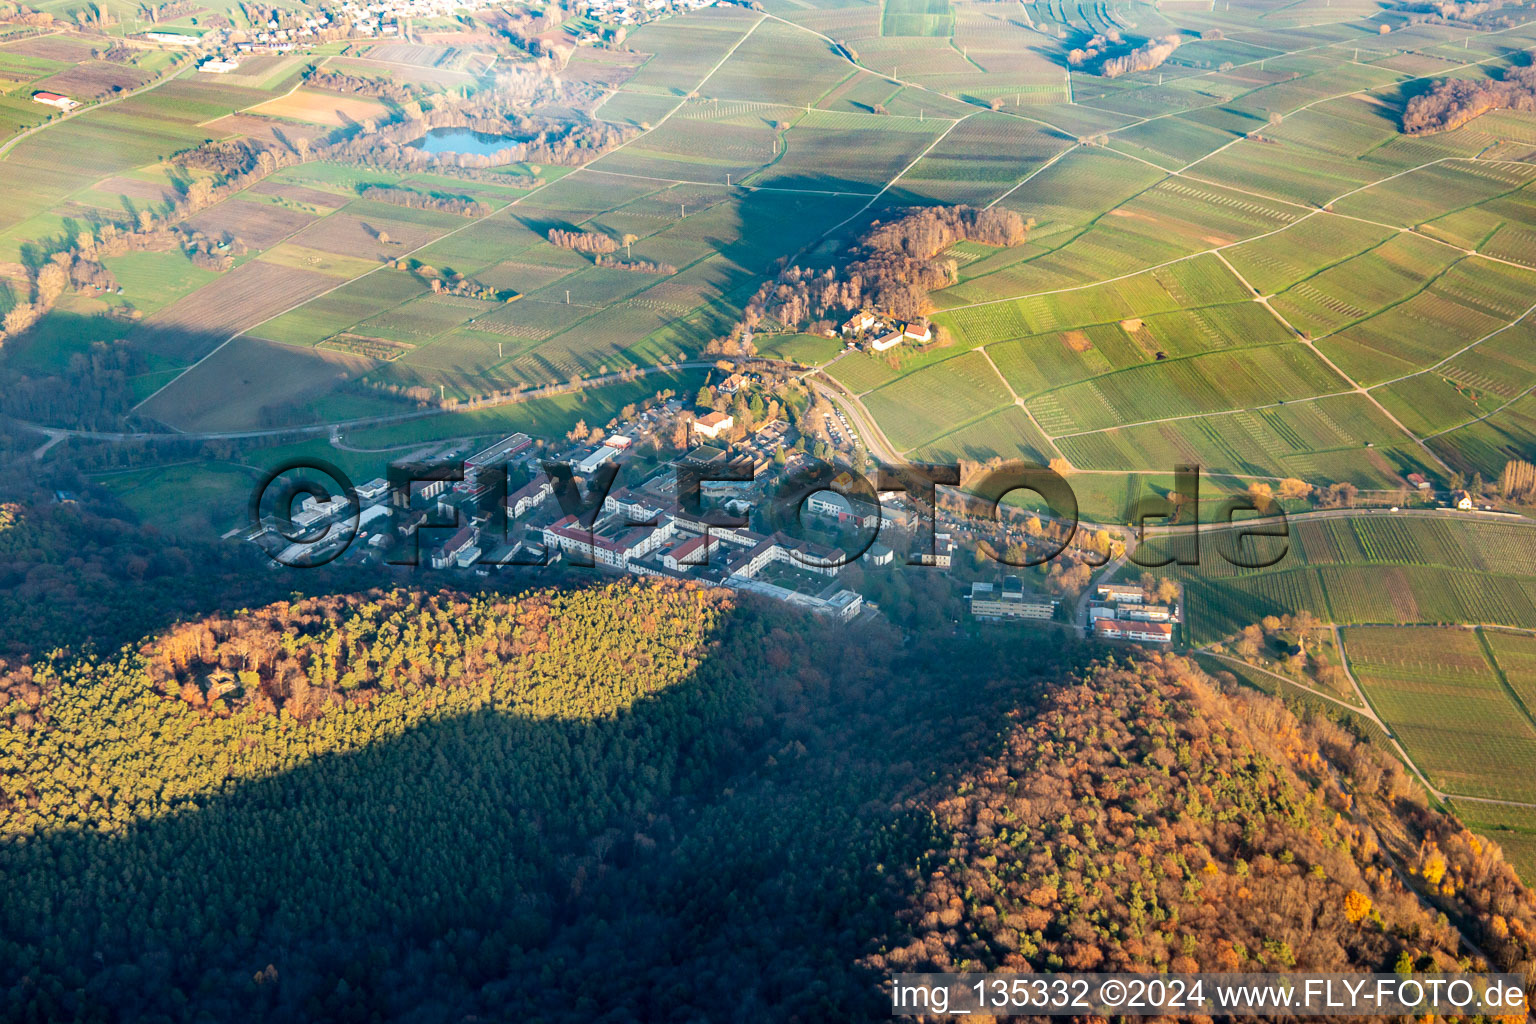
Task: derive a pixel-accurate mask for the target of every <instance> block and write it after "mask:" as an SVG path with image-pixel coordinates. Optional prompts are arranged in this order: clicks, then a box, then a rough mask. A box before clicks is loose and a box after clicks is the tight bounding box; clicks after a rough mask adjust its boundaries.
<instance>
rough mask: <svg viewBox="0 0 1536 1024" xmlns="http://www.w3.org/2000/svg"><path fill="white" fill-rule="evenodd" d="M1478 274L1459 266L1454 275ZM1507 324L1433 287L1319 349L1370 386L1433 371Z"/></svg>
mask: <svg viewBox="0 0 1536 1024" xmlns="http://www.w3.org/2000/svg"><path fill="white" fill-rule="evenodd" d="M1478 269H1481V268H1479V267H1477V266H1471V267H1464V266H1462V265H1458V266H1457V267H1455V268H1453V270H1452V272H1451V274H1466V273H1475V272H1476V271H1477V270H1478ZM1451 274H1447V275H1446V278H1447V279H1449V278H1450V277H1451ZM1505 323H1507V321H1504V320H1500V319H1497V318H1496V317H1493V316H1490V315H1488V314H1487V313H1484V312H1482V311H1480V310H1477V309H1472V308H1469V307H1467V306H1464V305H1462V304H1461V303H1459V302H1457V301H1456V300H1455V299H1454V298H1452V297H1450V295H1449V293H1448V291H1447V290H1446V289H1444V288H1441V287H1438V286H1437V285H1430V286H1429V288H1427V289H1426V290H1424V291H1423V292H1420V293H1419V294H1418V295H1415V296H1413V297H1412V298H1411V299H1409V300H1407V301H1406V302H1403V303H1401V304H1399V305H1396V306H1393V307H1391V308H1389V309H1387V310H1386V311H1384V312H1382V313H1379V314H1377V315H1376V316H1373V317H1369V318H1367V319H1365V320H1362V321H1360V322H1358V323H1356V324H1353V325H1352V326H1350V327H1347V328H1345V329H1344V330H1342V331H1340V332H1339V333H1338V334H1335V335H1333V336H1332V337H1329V338H1325V339H1323V341H1322V342H1320V343H1319V347H1320V348H1321V349H1322V350H1323V352H1325V353H1326V354H1327V355H1328V358H1330V359H1332V360H1334V361H1335V362H1337V363H1338V364H1339V365H1340V367H1342V368H1343V369H1344V371H1345V372H1346V373H1348V374H1349V375H1350V376H1352V377H1354V378H1355V379H1356V380H1357V381H1359V382H1360V383H1362V384H1366V385H1370V384H1375V383H1377V382H1379V381H1382V380H1387V379H1390V378H1392V377H1397V376H1401V375H1403V374H1406V373H1414V372H1416V371H1418V370H1420V369H1423V368H1425V367H1428V366H1433V365H1434V364H1436V363H1439V362H1440V361H1442V360H1443V359H1445V358H1446V357H1447V356H1449V355H1451V354H1452V353H1453V352H1456V351H1458V350H1460V349H1463V348H1465V347H1466V346H1468V345H1471V344H1472V343H1473V342H1475V341H1477V340H1478V339H1479V338H1483V337H1486V336H1487V335H1488V334H1490V333H1492V332H1493V331H1497V330H1499V329H1500V328H1501V327H1503V326H1504V324H1505Z"/></svg>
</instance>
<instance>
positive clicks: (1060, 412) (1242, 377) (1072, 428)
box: [1034, 344, 1349, 435]
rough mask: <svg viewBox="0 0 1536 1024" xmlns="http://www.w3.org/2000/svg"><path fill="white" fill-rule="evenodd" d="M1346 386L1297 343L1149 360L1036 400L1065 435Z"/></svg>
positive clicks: (1048, 424)
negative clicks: (1186, 357)
mask: <svg viewBox="0 0 1536 1024" xmlns="http://www.w3.org/2000/svg"><path fill="white" fill-rule="evenodd" d="M1347 390H1349V385H1348V384H1347V383H1346V382H1345V381H1344V379H1343V378H1341V377H1339V376H1338V375H1337V374H1335V373H1334V372H1333V371H1332V370H1329V369H1328V368H1327V366H1326V365H1324V363H1323V362H1322V360H1320V359H1319V358H1318V357H1317V356H1316V355H1315V354H1314V353H1313V352H1312V351H1310V350H1309V349H1307V348H1306V347H1304V346H1301V345H1295V344H1291V345H1272V346H1267V347H1264V348H1255V349H1243V350H1241V351H1237V352H1231V353H1226V352H1223V353H1212V354H1209V355H1203V356H1192V357H1190V358H1188V359H1174V360H1166V361H1162V362H1154V363H1149V364H1146V365H1143V366H1138V367H1133V368H1131V369H1126V370H1121V371H1119V372H1116V373H1111V374H1107V375H1105V376H1102V377H1096V378H1094V379H1092V380H1089V381H1086V382H1084V383H1081V384H1073V385H1070V386H1068V387H1065V388H1062V389H1060V390H1058V391H1052V392H1048V393H1047V394H1045V395H1043V396H1041V398H1040V399H1039V400H1037V401H1036V402H1035V403H1034V405H1035V412H1036V416H1038V417H1041V425H1042V426H1044V427H1045V429H1047V430H1049V431H1050V432H1051V433H1052V434H1053V435H1060V434H1069V433H1074V432H1081V431H1088V430H1098V429H1102V428H1105V427H1113V426H1117V425H1120V424H1125V423H1140V422H1144V421H1147V420H1156V419H1165V418H1168V417H1174V416H1185V415H1190V414H1193V413H1205V412H1218V411H1224V410H1229V409H1243V408H1249V407H1253V406H1261V405H1274V404H1276V403H1283V402H1285V401H1287V400H1292V399H1298V398H1309V397H1312V396H1314V395H1320V394H1326V393H1330V392H1342V391H1347ZM1046 409H1050V410H1052V413H1050V414H1048V413H1046V412H1045V410H1046Z"/></svg>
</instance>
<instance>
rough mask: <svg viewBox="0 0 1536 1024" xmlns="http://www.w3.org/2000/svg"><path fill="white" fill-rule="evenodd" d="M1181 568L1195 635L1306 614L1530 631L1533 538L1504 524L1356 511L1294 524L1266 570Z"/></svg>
mask: <svg viewBox="0 0 1536 1024" xmlns="http://www.w3.org/2000/svg"><path fill="white" fill-rule="evenodd" d="M1213 540H1215V541H1216V543H1215V548H1214V549H1206V548H1203V549H1202V550H1203V551H1204V552H1205V554H1206V555H1210V556H1212V557H1204V558H1203V559H1202V562H1201V564H1200V565H1199V566H1197V567H1194V568H1191V569H1188V570H1182V571H1181V572H1182V575H1183V578H1184V580H1185V584H1186V587H1187V598H1188V601H1189V607H1190V628H1191V632H1192V635H1193V636H1194V637H1196V638H1197V640H1199V641H1200V642H1205V641H1206V640H1215V639H1219V638H1221V637H1225V636H1230V635H1232V634H1233V633H1235V632H1237V631H1238V630H1240V629H1242V628H1243V627H1244V626H1246V625H1249V624H1250V623H1253V622H1257V621H1258V620H1259V619H1260V618H1262V617H1264V616H1265V615H1284V614H1288V613H1290V612H1295V611H1298V610H1302V609H1305V610H1307V611H1310V612H1312V613H1314V614H1315V615H1317V616H1318V617H1319V618H1322V619H1324V620H1327V621H1332V622H1338V623H1372V622H1375V623H1381V622H1389V623H1405V624H1406V623H1497V624H1502V625H1506V626H1515V627H1525V628H1529V627H1532V626H1536V530H1532V529H1530V528H1528V527H1524V526H1517V525H1513V524H1505V523H1491V522H1485V521H1477V520H1454V519H1441V518H1431V517H1425V516H1401V515H1398V516H1394V515H1391V514H1388V513H1382V512H1362V513H1360V514H1358V515H1356V516H1354V517H1350V518H1347V519H1332V520H1302V521H1299V522H1293V523H1292V526H1291V545H1290V549H1289V551H1288V553H1287V554H1286V555H1285V557H1284V558H1282V560H1281V561H1280V562H1279V563H1277V564H1276V565H1275V566H1273V567H1272V568H1269V569H1263V570H1245V569H1238V568H1235V567H1233V566H1231V565H1230V564H1228V563H1226V562H1225V561H1223V560H1222V559H1220V558H1219V557H1215V553H1216V551H1218V550H1220V541H1219V540H1216V538H1214V537H1211V538H1207V543H1208V544H1209V543H1210V542H1211V541H1213Z"/></svg>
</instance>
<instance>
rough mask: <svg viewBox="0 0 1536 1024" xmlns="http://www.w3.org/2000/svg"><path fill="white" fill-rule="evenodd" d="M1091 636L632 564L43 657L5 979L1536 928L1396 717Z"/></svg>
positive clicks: (1449, 935)
mask: <svg viewBox="0 0 1536 1024" xmlns="http://www.w3.org/2000/svg"><path fill="white" fill-rule="evenodd" d="M1091 654H1092V651H1091V650H1090V649H1088V648H1080V647H1077V646H1064V647H1054V648H1053V647H1044V646H1041V647H1037V648H1034V649H1031V650H1029V651H1028V657H1027V659H1021V658H1020V650H1019V648H1018V645H1017V642H1016V638H1014V637H1012V635H1011V634H1009V633H1008V632H1006V631H998V632H996V633H995V634H989V635H988V636H984V637H981V638H952V637H941V638H925V637H921V636H919V637H914V638H910V639H908V640H907V641H906V642H905V643H903V642H902V640H901V638H899V637H897V636H895V635H894V634H892V633H891V632H889V631H888V630H885V629H882V628H879V627H868V628H861V629H851V628H849V627H846V626H839V625H837V624H833V623H828V622H824V621H821V620H819V619H815V618H804V617H801V616H798V615H795V614H792V613H790V612H788V611H787V610H785V609H783V608H782V607H778V606H760V605H757V604H755V603H739V602H738V600H737V599H736V598H734V597H732V596H730V595H728V594H725V593H721V592H709V591H701V590H697V589H692V588H686V587H677V586H668V585H653V584H644V583H639V582H634V581H630V582H625V583H621V584H615V585H612V586H608V587H602V588H594V589H591V590H584V591H563V592H562V591H551V592H543V593H536V594H531V595H526V596H524V597H521V598H518V599H517V600H515V601H514V600H508V599H501V598H496V597H491V596H481V597H469V596H465V595H461V594H455V593H450V592H443V593H435V594H426V593H417V592H404V591H397V592H390V593H372V594H366V595H360V596H356V597H350V598H321V599H310V600H305V601H299V602H295V603H292V604H278V605H272V606H269V607H266V608H262V609H258V610H256V611H253V612H248V613H241V614H237V615H233V616H229V617H217V618H211V619H207V620H204V621H202V622H198V623H193V624H190V625H185V626H181V627H178V628H176V629H174V630H172V631H171V632H169V633H168V634H166V635H163V636H161V637H159V638H156V639H153V640H151V641H149V642H147V643H145V644H144V645H143V646H142V647H135V648H129V649H125V650H124V651H123V652H122V653H121V654H119V655H117V656H116V657H114V658H112V659H108V660H103V661H99V662H98V661H91V660H88V659H79V660H68V661H65V660H56V661H53V662H49V661H47V660H43V661H39V662H36V663H34V664H33V665H31V666H29V667H28V668H26V669H24V670H22V671H20V672H17V673H13V674H12V675H10V676H7V677H4V678H3V679H0V875H3V877H4V878H5V879H6V885H5V894H4V896H3V897H0V1018H4V1019H7V1020H19V1021H25V1020H38V1021H41V1020H68V1019H78V1020H116V1019H130V1018H143V1017H149V1016H156V1015H163V1016H165V1017H169V1018H173V1019H184V1018H189V1017H195V1016H198V1015H199V1014H202V1015H206V1016H208V1017H209V1018H211V1019H220V1020H289V1019H296V1018H307V1019H331V1020H369V1019H399V1018H407V1019H412V1020H423V1021H427V1020H444V1021H448V1020H464V1019H467V1018H471V1017H477V1016H478V1017H483V1018H488V1019H502V1018H504V1017H505V1016H506V1015H507V1013H508V1012H509V1007H516V1008H517V1016H518V1017H519V1019H522V1020H528V1021H560V1020H604V1021H636V1022H639V1021H659V1020H698V1019H710V1020H742V1021H754V1020H762V1019H775V1020H785V1021H812V1020H824V1019H869V1018H876V1017H882V1018H883V1017H884V1016H885V1015H886V1013H887V1010H886V1009H885V1003H884V1002H883V998H882V995H881V992H880V984H881V981H882V979H883V978H884V976H885V975H886V973H887V972H888V971H890V970H895V969H904V968H907V967H919V966H920V967H938V966H955V967H959V966H969V967H988V966H996V965H1008V966H1012V967H1017V968H1019V969H1049V968H1050V967H1053V966H1056V965H1058V964H1065V965H1067V966H1086V965H1089V964H1093V965H1098V966H1111V965H1116V966H1118V965H1145V966H1164V965H1167V966H1176V967H1188V966H1190V965H1191V964H1194V965H1197V966H1199V967H1202V968H1205V967H1216V966H1227V965H1229V964H1230V963H1231V962H1232V959H1233V958H1234V957H1235V958H1236V959H1237V962H1238V963H1239V964H1240V965H1241V969H1261V968H1262V967H1264V966H1267V965H1271V964H1279V963H1284V962H1286V961H1287V960H1294V961H1295V962H1297V963H1298V964H1303V965H1318V966H1324V965H1326V966H1330V967H1338V968H1340V969H1362V970H1364V969H1380V968H1383V967H1386V968H1388V969H1390V968H1391V967H1393V966H1395V965H1396V964H1397V963H1398V961H1399V960H1400V959H1401V958H1403V957H1404V956H1407V957H1408V958H1409V959H1411V960H1413V961H1415V962H1417V963H1422V964H1424V965H1429V964H1438V965H1450V964H1453V963H1455V962H1457V959H1458V957H1460V956H1462V955H1463V951H1460V950H1458V941H1459V940H1458V936H1457V934H1456V931H1455V926H1457V925H1460V926H1463V927H1465V928H1466V929H1467V930H1468V933H1469V935H1470V936H1471V937H1472V938H1473V940H1474V941H1475V942H1477V943H1478V944H1480V946H1481V948H1482V949H1483V950H1484V951H1485V952H1486V953H1487V954H1488V955H1489V956H1490V957H1492V958H1494V959H1495V960H1496V961H1497V962H1498V964H1499V965H1500V966H1510V965H1516V964H1518V963H1520V962H1521V961H1522V960H1523V959H1524V958H1526V957H1528V955H1529V946H1528V944H1527V936H1528V935H1529V934H1530V932H1528V931H1527V930H1526V928H1527V925H1528V924H1530V923H1531V922H1532V921H1533V920H1536V918H1533V915H1532V911H1531V908H1532V900H1531V897H1530V894H1529V893H1527V892H1526V891H1525V890H1524V889H1523V888H1522V887H1520V886H1519V883H1518V882H1517V881H1514V876H1513V874H1512V873H1511V872H1509V871H1508V869H1507V867H1505V866H1504V865H1502V863H1501V862H1500V861H1499V860H1498V857H1497V851H1496V849H1495V848H1493V847H1491V846H1489V845H1487V844H1482V843H1479V842H1478V841H1476V840H1475V839H1472V838H1471V837H1470V836H1467V835H1465V834H1464V833H1462V832H1461V831H1460V830H1459V829H1458V827H1457V826H1456V825H1455V823H1454V822H1453V821H1451V820H1450V819H1447V818H1444V817H1442V816H1439V815H1437V814H1435V813H1433V812H1431V811H1429V810H1427V809H1424V808H1423V807H1422V805H1418V804H1415V802H1414V801H1413V799H1412V797H1411V796H1410V795H1409V793H1408V789H1407V786H1406V784H1405V783H1404V782H1403V781H1402V779H1401V778H1400V777H1399V776H1398V775H1396V774H1394V773H1393V771H1392V770H1391V768H1390V765H1387V764H1386V763H1385V762H1384V761H1382V760H1381V759H1379V758H1378V757H1377V755H1376V754H1375V753H1374V752H1372V751H1369V750H1366V749H1363V748H1360V747H1358V746H1357V745H1356V744H1355V743H1354V741H1353V740H1352V738H1350V737H1348V736H1346V735H1344V734H1343V733H1341V732H1339V731H1338V730H1337V729H1335V728H1333V727H1332V726H1329V725H1328V724H1327V723H1312V724H1302V723H1298V722H1297V721H1296V720H1295V719H1294V718H1292V717H1291V716H1290V713H1289V712H1287V711H1286V710H1285V709H1284V708H1282V707H1280V706H1279V705H1276V704H1274V703H1272V702H1269V701H1268V700H1267V699H1263V698H1248V697H1228V696H1224V695H1222V694H1221V693H1219V692H1217V690H1216V689H1215V684H1214V683H1212V682H1211V681H1209V680H1206V679H1205V678H1204V677H1201V676H1198V674H1197V673H1196V672H1195V671H1194V670H1193V669H1192V668H1190V667H1189V666H1188V665H1186V664H1185V663H1184V662H1182V661H1181V660H1178V659H1172V658H1168V659H1158V658H1148V659H1143V660H1138V661H1136V662H1132V663H1129V664H1126V663H1123V662H1122V663H1106V664H1093V663H1092V662H1090V660H1089V657H1090V655H1091ZM956 665H964V666H965V667H966V668H965V671H963V672H957V671H955V666H956ZM1474 847H1475V851H1474ZM1389 851H1396V852H1393V853H1391V854H1390V856H1389ZM1390 857H1397V858H1399V859H1400V860H1401V862H1402V863H1404V864H1405V866H1408V867H1411V868H1413V869H1414V870H1415V871H1417V872H1418V874H1417V875H1414V876H1408V875H1406V874H1404V875H1403V876H1401V877H1400V876H1398V875H1397V874H1396V873H1395V872H1394V870H1393V868H1392V861H1391V859H1390ZM1405 878H1411V879H1412V880H1414V882H1415V884H1416V885H1419V886H1420V887H1426V883H1427V882H1428V881H1430V880H1432V881H1433V883H1434V886H1433V888H1434V898H1435V899H1436V900H1439V901H1441V905H1440V906H1439V907H1424V906H1421V905H1420V904H1419V902H1418V901H1417V899H1416V898H1415V897H1414V896H1413V895H1412V894H1411V893H1410V891H1409V890H1408V889H1407V888H1406V887H1405V883H1404V879H1405ZM1352 891H1353V892H1355V893H1358V894H1359V895H1358V896H1357V897H1355V898H1351V897H1350V895H1349V894H1350V892H1352ZM1474 892H1475V893H1476V894H1477V895H1476V896H1475V897H1473V896H1471V895H1469V894H1473V893H1474ZM1362 898H1363V899H1368V900H1369V907H1368V908H1367V909H1365V910H1364V911H1361V912H1360V913H1358V914H1357V913H1356V911H1357V910H1359V908H1360V906H1361V904H1360V900H1361V899H1362ZM1472 898H1476V899H1477V900H1479V901H1480V902H1479V903H1477V904H1476V905H1473V904H1472V903H1469V902H1468V900H1469V899H1472ZM1440 909H1443V910H1444V911H1445V912H1446V913H1447V914H1448V915H1449V921H1450V923H1445V922H1440V921H1437V916H1436V915H1437V911H1438V910H1440ZM722 993H729V994H730V998H729V999H726V998H724V997H723V996H722Z"/></svg>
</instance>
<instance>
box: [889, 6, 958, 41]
mask: <svg viewBox="0 0 1536 1024" xmlns="http://www.w3.org/2000/svg"><path fill="white" fill-rule="evenodd" d="M884 10H885V16H884V17H883V18H882V19H881V22H880V34H881V35H885V36H947V35H949V34H950V32H951V31H953V29H954V21H955V19H954V14H953V13H952V12H951V11H950V7H949V0H886V4H885V8H884Z"/></svg>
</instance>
